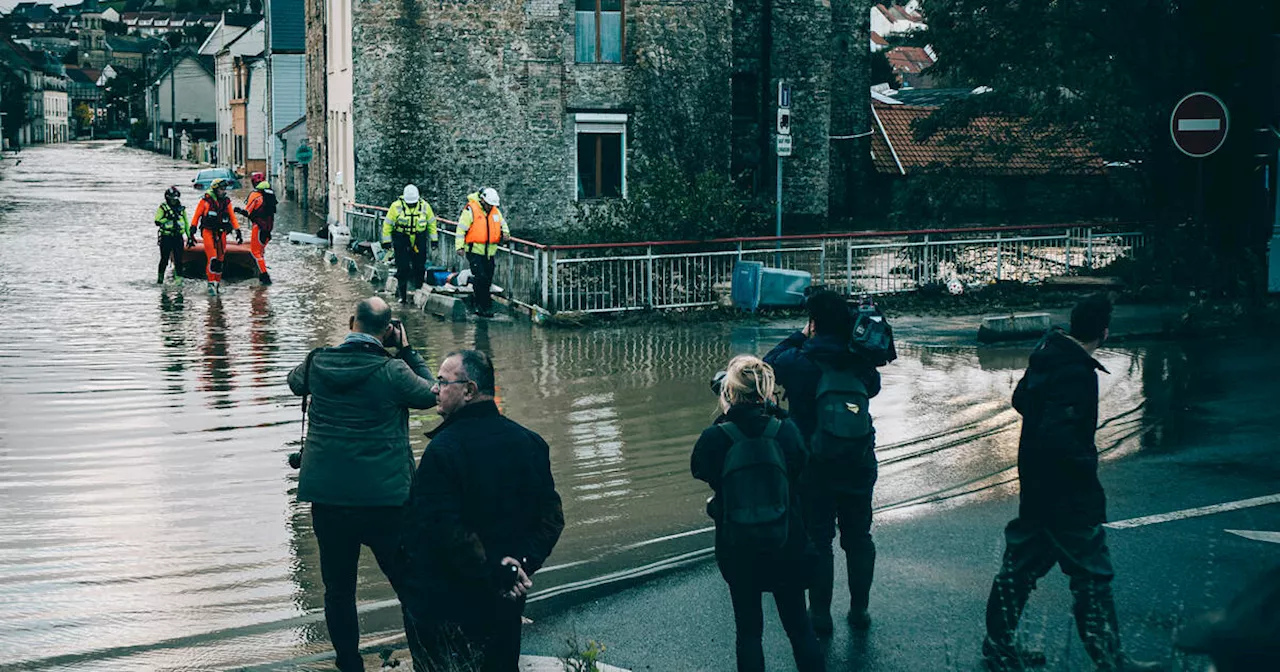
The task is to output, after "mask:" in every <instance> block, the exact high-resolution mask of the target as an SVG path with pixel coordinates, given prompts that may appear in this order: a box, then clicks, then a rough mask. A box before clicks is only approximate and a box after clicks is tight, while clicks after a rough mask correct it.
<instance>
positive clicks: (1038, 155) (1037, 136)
mask: <svg viewBox="0 0 1280 672" xmlns="http://www.w3.org/2000/svg"><path fill="white" fill-rule="evenodd" d="M936 109H938V108H936V107H919V106H915V105H888V104H885V103H880V102H872V103H871V111H872V112H873V113H874V114H873V118H872V119H873V121H874V123H875V126H876V128H875V131H876V132H875V133H874V134H873V135H872V136H871V152H872V160H873V163H874V165H875V167H876V172H878V173H883V174H890V175H905V174H910V173H913V172H920V171H921V170H923V169H928V168H939V167H947V168H963V169H965V170H966V171H969V172H971V173H973V174H978V175H989V176H1006V177H1007V176H1029V175H1098V174H1101V173H1102V172H1104V171H1105V167H1106V166H1105V162H1104V161H1103V160H1102V157H1101V156H1099V155H1098V154H1097V153H1095V152H1094V151H1093V150H1092V149H1091V148H1089V146H1088V143H1087V142H1086V141H1085V140H1083V139H1077V140H1071V139H1066V140H1064V139H1063V138H1062V137H1059V135H1058V134H1054V136H1053V138H1052V140H1048V139H1047V138H1048V135H1049V134H1047V133H1045V132H1043V131H1031V130H1028V129H1026V128H1025V126H1024V124H1022V123H1020V122H1018V121H1015V120H1010V119H1000V118H995V117H977V118H975V119H974V120H973V121H971V122H970V123H969V125H968V126H967V127H965V128H963V129H957V130H952V131H943V132H938V133H935V134H933V136H931V137H930V138H928V139H927V140H924V141H917V140H916V139H915V135H914V132H913V128H912V124H913V123H915V122H916V121H918V120H920V119H924V118H926V117H928V116H929V115H930V114H931V113H933V111H934V110H936ZM994 140H999V141H1000V142H1001V146H1005V147H1008V148H1009V149H1008V151H1004V152H999V153H998V154H997V153H994V152H993V151H992V150H993V147H991V146H990V143H992V142H993V141H994ZM1006 142H1007V143H1008V144H1007V145H1006V144H1004V143H1006Z"/></svg>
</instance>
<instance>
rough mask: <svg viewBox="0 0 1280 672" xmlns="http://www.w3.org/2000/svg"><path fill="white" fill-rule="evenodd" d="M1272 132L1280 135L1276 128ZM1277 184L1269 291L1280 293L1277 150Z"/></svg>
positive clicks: (1279, 162)
mask: <svg viewBox="0 0 1280 672" xmlns="http://www.w3.org/2000/svg"><path fill="white" fill-rule="evenodd" d="M1272 133H1276V134H1277V135H1280V132H1277V131H1276V130H1275V129H1274V128H1273V129H1272ZM1268 182H1270V180H1268ZM1275 185H1276V188H1275V190H1274V191H1273V192H1272V194H1271V198H1272V199H1273V200H1274V201H1275V212H1274V214H1273V216H1272V220H1271V242H1270V244H1268V245H1267V266H1268V268H1267V291H1268V292H1270V293H1272V294H1276V293H1280V151H1277V152H1276V181H1275Z"/></svg>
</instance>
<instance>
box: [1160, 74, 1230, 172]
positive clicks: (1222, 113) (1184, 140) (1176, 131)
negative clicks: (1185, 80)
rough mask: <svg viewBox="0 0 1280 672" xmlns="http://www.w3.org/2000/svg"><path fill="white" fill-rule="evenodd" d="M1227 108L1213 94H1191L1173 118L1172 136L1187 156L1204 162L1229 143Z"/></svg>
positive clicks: (1185, 97)
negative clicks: (1226, 142) (1224, 143)
mask: <svg viewBox="0 0 1280 672" xmlns="http://www.w3.org/2000/svg"><path fill="white" fill-rule="evenodd" d="M1229 122H1230V117H1229V115H1228V114H1227V106H1226V105H1224V104H1223V102H1222V100H1221V99H1219V98H1218V97H1217V96H1215V95H1213V94H1212V93H1205V92H1203V91H1198V92H1196V93H1191V94H1187V95H1186V96H1184V97H1183V99H1182V100H1180V101H1178V104H1177V105H1174V106H1173V114H1172V115H1170V116H1169V134H1170V135H1172V136H1173V144H1174V145H1176V146H1177V147H1178V149H1179V150H1181V151H1182V153H1183V154H1186V155H1187V156H1190V157H1193V158H1197V159H1199V158H1203V157H1206V156H1209V155H1210V154H1212V153H1214V152H1216V151H1218V148H1219V147H1221V146H1222V143H1223V142H1224V141H1225V140H1226V139H1227V127H1228V125H1229Z"/></svg>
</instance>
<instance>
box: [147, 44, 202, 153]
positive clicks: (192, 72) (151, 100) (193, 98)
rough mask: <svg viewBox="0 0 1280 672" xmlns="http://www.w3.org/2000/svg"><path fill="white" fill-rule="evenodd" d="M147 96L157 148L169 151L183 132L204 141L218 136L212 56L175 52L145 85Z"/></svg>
mask: <svg viewBox="0 0 1280 672" xmlns="http://www.w3.org/2000/svg"><path fill="white" fill-rule="evenodd" d="M146 98H147V114H148V116H149V117H150V118H151V120H152V129H153V136H152V137H153V138H155V139H156V140H155V142H156V149H157V150H158V151H161V152H165V153H170V154H171V153H172V151H173V147H172V145H171V144H170V143H173V142H177V141H178V140H179V139H181V138H182V136H183V135H184V134H185V135H186V136H187V137H188V138H190V139H191V140H204V141H207V142H212V141H213V140H214V139H215V138H216V137H217V112H216V87H215V83H214V57H212V56H201V55H199V54H197V53H196V52H195V51H193V50H190V49H182V50H179V51H177V52H175V53H174V56H173V63H172V64H169V65H166V66H165V67H164V68H163V69H161V70H160V71H159V72H158V73H157V75H156V77H155V78H154V79H153V80H152V81H151V82H150V84H149V85H148V86H147V92H146Z"/></svg>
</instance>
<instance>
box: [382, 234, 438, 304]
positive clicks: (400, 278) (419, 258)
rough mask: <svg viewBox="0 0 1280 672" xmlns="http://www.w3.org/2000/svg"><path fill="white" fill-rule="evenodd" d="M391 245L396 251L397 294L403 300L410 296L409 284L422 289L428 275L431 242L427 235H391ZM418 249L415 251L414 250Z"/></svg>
mask: <svg viewBox="0 0 1280 672" xmlns="http://www.w3.org/2000/svg"><path fill="white" fill-rule="evenodd" d="M391 245H392V246H393V247H394V248H395V251H396V286H397V289H396V293H397V295H398V296H400V297H401V298H404V297H407V296H408V294H409V284H410V283H413V285H414V287H415V288H417V287H421V286H422V284H423V280H424V278H425V277H426V274H427V252H429V251H430V250H431V241H430V240H429V239H428V238H427V234H426V233H415V234H412V235H411V234H408V233H399V232H393V233H392V234H391ZM415 247H417V250H416V251H415V250H414V248H415Z"/></svg>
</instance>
